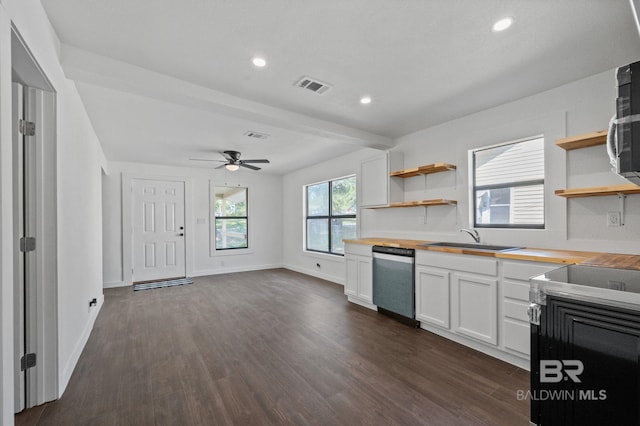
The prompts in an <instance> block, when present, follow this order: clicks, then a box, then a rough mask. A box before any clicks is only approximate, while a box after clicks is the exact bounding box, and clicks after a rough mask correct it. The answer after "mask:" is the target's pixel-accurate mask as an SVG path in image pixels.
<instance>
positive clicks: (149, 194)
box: [131, 179, 186, 282]
mask: <svg viewBox="0 0 640 426" xmlns="http://www.w3.org/2000/svg"><path fill="white" fill-rule="evenodd" d="M131 190H132V197H133V198H132V204H133V212H132V213H133V262H132V265H133V281H134V282H140V281H152V280H162V279H168V278H178V277H184V276H186V266H185V265H186V261H185V243H184V234H185V229H184V182H178V181H161V180H147V179H133V180H132V185H131Z"/></svg>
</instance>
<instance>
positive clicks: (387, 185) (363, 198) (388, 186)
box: [358, 151, 404, 207]
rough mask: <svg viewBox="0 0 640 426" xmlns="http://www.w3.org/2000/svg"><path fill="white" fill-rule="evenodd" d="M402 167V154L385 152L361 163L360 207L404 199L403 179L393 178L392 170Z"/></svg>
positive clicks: (380, 204)
mask: <svg viewBox="0 0 640 426" xmlns="http://www.w3.org/2000/svg"><path fill="white" fill-rule="evenodd" d="M401 168H402V154H401V153H399V152H395V151H391V152H385V153H383V154H381V155H378V156H376V157H373V158H369V159H367V160H364V161H363V162H362V163H360V181H359V182H358V187H359V189H360V199H359V202H360V207H380V206H386V205H389V203H392V202H396V201H403V199H404V185H403V183H402V179H399V180H398V179H396V180H392V179H391V178H390V177H389V173H390V172H391V171H394V170H397V169H401Z"/></svg>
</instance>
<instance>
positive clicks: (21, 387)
mask: <svg viewBox="0 0 640 426" xmlns="http://www.w3.org/2000/svg"><path fill="white" fill-rule="evenodd" d="M11 48H12V52H11V59H12V77H13V86H12V104H13V105H12V106H13V117H12V118H13V123H14V126H13V142H12V152H13V159H12V169H13V223H14V226H13V232H14V249H13V253H14V256H13V258H14V259H13V263H14V326H13V335H14V339H13V341H14V411H15V412H20V411H22V410H23V409H25V408H30V407H33V406H35V405H40V404H43V403H45V402H47V401H52V400H54V399H56V398H57V397H58V356H57V355H58V349H57V343H58V335H57V332H58V330H57V262H56V250H57V235H56V229H57V218H56V138H55V135H56V130H55V126H56V124H55V123H56V116H55V110H56V108H55V105H56V97H55V91H54V89H53V87H52V85H51V84H50V83H49V81H48V79H47V78H46V76H45V74H44V73H43V72H42V70H41V69H40V67H39V66H38V64H37V62H36V61H35V60H34V58H33V56H32V55H31V53H30V52H29V50H28V49H27V47H26V45H25V44H24V43H23V41H22V39H21V38H20V36H19V34H18V33H17V31H15V30H14V31H12V38H11Z"/></svg>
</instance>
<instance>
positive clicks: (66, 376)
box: [58, 294, 104, 398]
mask: <svg viewBox="0 0 640 426" xmlns="http://www.w3.org/2000/svg"><path fill="white" fill-rule="evenodd" d="M103 304H104V294H101V295H100V296H99V297H98V306H96V309H93V312H91V315H90V316H89V321H87V323H86V324H85V326H84V330H82V334H81V335H80V338H79V339H78V341H77V342H76V345H75V346H74V348H73V351H72V352H71V355H70V356H69V359H68V360H67V363H66V364H65V366H64V369H63V370H62V371H61V372H60V382H59V385H58V386H59V387H58V398H62V394H63V393H64V391H65V389H66V388H67V385H68V384H69V380H70V379H71V375H72V374H73V370H74V369H75V367H76V364H77V363H78V360H79V359H80V355H81V354H82V350H83V349H84V347H85V345H86V344H87V341H88V340H89V336H90V335H91V330H93V325H94V323H95V322H96V318H97V317H98V313H99V312H100V309H102V305H103Z"/></svg>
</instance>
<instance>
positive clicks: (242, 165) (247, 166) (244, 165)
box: [238, 162, 260, 170]
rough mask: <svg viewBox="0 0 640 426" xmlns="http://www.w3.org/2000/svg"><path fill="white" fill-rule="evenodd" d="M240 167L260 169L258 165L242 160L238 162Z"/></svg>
mask: <svg viewBox="0 0 640 426" xmlns="http://www.w3.org/2000/svg"><path fill="white" fill-rule="evenodd" d="M238 165H239V166H240V167H246V168H247V169H251V170H260V167H256V166H252V165H251V164H245V163H244V162H242V163H240V164H238Z"/></svg>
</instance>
